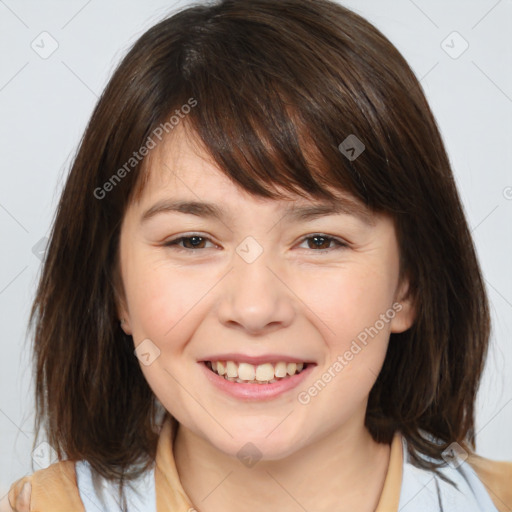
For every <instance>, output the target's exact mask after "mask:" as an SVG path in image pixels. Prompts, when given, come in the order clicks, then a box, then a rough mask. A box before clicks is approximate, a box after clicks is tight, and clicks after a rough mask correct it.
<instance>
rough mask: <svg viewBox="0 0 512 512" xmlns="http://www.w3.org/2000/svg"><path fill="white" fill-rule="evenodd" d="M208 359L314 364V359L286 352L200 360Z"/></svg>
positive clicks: (251, 362)
mask: <svg viewBox="0 0 512 512" xmlns="http://www.w3.org/2000/svg"><path fill="white" fill-rule="evenodd" d="M207 361H236V362H237V363H249V364H252V365H255V366H256V365H259V364H264V363H279V362H285V363H309V364H314V362H313V361H309V360H308V359H300V358H297V357H293V356H288V355H285V354H263V355H261V356H249V355H246V354H235V353H229V354H216V355H211V356H208V357H205V358H203V359H201V360H200V362H207Z"/></svg>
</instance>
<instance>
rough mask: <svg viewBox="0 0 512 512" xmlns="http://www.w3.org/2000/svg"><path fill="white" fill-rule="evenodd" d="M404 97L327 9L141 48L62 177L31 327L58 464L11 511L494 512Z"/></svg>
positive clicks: (429, 190) (268, 13)
mask: <svg viewBox="0 0 512 512" xmlns="http://www.w3.org/2000/svg"><path fill="white" fill-rule="evenodd" d="M482 281H483V280H482V275H481V272H480V269H479V266H478V263H477V260H476V256H475V251H474V247H473V244H472V240H471V237H470V234H469V230H468V226H467V223H466V220H465V218H464V215H463V210H462V206H461V202H460V199H459V197H458V194H457V191H456V187H455V184H454V179H453V175H452V172H451V170H450V165H449V162H448V158H447V155H446V152H445V150H444V147H443V143H442V140H441V137H440V134H439V132H438V129H437V127H436V123H435V121H434V119H433V117H432V114H431V111H430V109H429V107H428V105H427V102H426V100H425V97H424V95H423V92H422V90H421V87H420V85H419V83H418V81H417V79H416V78H415V76H414V74H413V73H412V71H411V70H410V68H409V67H408V65H407V64H406V62H405V61H404V59H403V58H402V57H401V55H400V54H399V53H398V51H397V50H396V49H395V48H394V47H393V46H392V45H391V43H390V42H389V41H388V40H387V39H386V38H385V37H384V36H383V35H382V34H381V33H380V32H379V31H378V30H377V29H375V28H374V27H373V26H372V25H370V24H369V23H368V22H366V21H365V20H363V19H361V18H360V17H359V16H357V15H356V14H354V13H352V12H350V11H348V10H347V9H345V8H343V7H341V6H339V5H337V4H335V3H331V2H329V1H327V0H317V1H311V0H282V1H280V2H273V1H270V0H236V1H235V0H222V1H218V2H216V3H214V4H209V5H208V6H206V5H204V6H200V5H199V6H195V7H191V8H188V9H185V10H183V11H181V12H179V13H178V14H176V15H174V16H172V17H170V18H168V19H165V20H164V21H162V22H161V23H159V24H158V25H156V26H155V27H153V28H151V29H150V30H149V31H148V32H146V33H145V34H144V35H143V36H142V37H141V38H140V39H139V40H138V41H137V43H136V44H135V45H134V47H133V48H132V50H131V51H130V52H129V53H128V55H127V56H126V57H125V59H124V60H123V61H122V63H121V64H120V66H119V68H118V69H117V71H116V72H115V74H114V76H113V77H112V79H111V80H110V82H109V84H108V86H107V87H106V90H105V91H104V93H103V95H102V97H101V99H100V101H99V103H98V105H97V107H96V109H95V111H94V113H93V115H92V118H91V121H90V123H89V126H88V128H87V130H86V133H85V135H84V138H83V140H82V142H81V146H80V150H79V152H78V154H77V156H76V159H75V161H74V164H73V167H72V169H71V173H70V175H69V178H68V180H67V183H66V186H65V189H64V192H63V194H62V198H61V201H60V205H59V208H58V212H57V216H56V219H55V223H54V226H53V231H52V236H51V241H50V245H49V249H48V252H47V258H46V261H45V264H44V269H43V273H42V277H41V281H40V284H39V288H38V291H37V296H36V299H35V303H34V306H33V310H32V316H31V321H32V322H33V323H34V325H35V360H36V377H37V380H36V393H37V425H36V427H37V429H40V428H41V427H45V428H46V429H47V432H48V435H49V443H50V445H51V446H52V447H53V448H54V449H55V451H56V452H57V454H58V457H59V462H57V463H55V464H53V465H51V466H50V467H49V468H47V469H44V470H40V471H37V472H36V473H34V474H33V475H31V476H28V477H24V478H22V479H20V480H19V481H18V482H15V483H14V484H13V485H12V487H11V491H10V493H9V496H8V498H9V500H8V501H9V503H5V504H4V506H5V508H6V509H7V510H9V509H10V508H11V507H12V508H13V509H14V510H18V511H21V510H37V511H47V510H48V511H50V510H51V511H53V512H55V511H58V510H63V511H64V510H65V511H70V510H72V511H75V510H76V511H87V512H89V511H95V510H108V511H114V510H129V511H137V510H138V511H151V512H155V511H158V512H163V511H172V512H187V511H192V510H200V511H201V512H217V511H219V510H223V511H227V512H232V511H235V510H238V509H240V508H242V507H243V509H244V510H247V511H256V510H261V508H262V507H265V508H267V509H269V510H281V511H285V512H288V511H290V512H291V511H296V510H300V509H302V510H309V511H312V510H315V511H322V512H325V511H332V510H335V511H337V512H344V511H353V510H357V511H358V512H370V511H374V510H377V511H378V512H384V511H385V512H388V511H389V512H391V511H392V512H396V511H398V510H412V511H414V512H421V511H429V512H433V511H443V510H445V511H450V512H453V511H464V512H471V511H486V512H492V511H494V512H495V511H497V510H500V511H501V510H510V508H511V507H512V493H511V490H510V489H511V487H510V485H509V484H510V483H511V480H512V463H511V462H494V461H489V460H486V459H482V458H480V457H478V456H477V455H476V454H475V439H474V434H475V432H474V401H475V395H476V392H477V389H478V384H479V379H480V375H481V372H482V367H483V363H484V360H485V356H486V351H487V344H488V337H489V313H488V304H487V299H486V295H485V291H484V286H483V282H482Z"/></svg>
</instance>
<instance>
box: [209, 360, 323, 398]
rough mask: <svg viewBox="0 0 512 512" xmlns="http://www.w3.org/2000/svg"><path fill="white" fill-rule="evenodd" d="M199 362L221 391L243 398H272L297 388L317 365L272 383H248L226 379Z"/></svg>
mask: <svg viewBox="0 0 512 512" xmlns="http://www.w3.org/2000/svg"><path fill="white" fill-rule="evenodd" d="M199 364H200V366H201V367H202V368H203V371H204V372H205V373H206V377H207V379H208V380H209V381H210V382H211V383H212V384H213V385H214V386H216V387H217V388H218V389H219V390H220V391H223V392H224V393H226V394H228V395H231V396H232V397H234V398H239V399H241V400H271V399H272V398H276V397H277V396H280V395H282V394H284V393H286V392H287V391H290V390H292V389H294V388H296V387H297V386H298V385H299V384H300V383H301V382H303V381H304V379H306V378H307V377H308V375H309V374H310V373H311V371H312V370H313V367H314V366H315V365H314V364H311V363H310V364H308V365H307V366H306V368H305V369H304V370H302V371H301V372H300V373H297V374H295V375H292V376H291V377H286V378H284V379H281V380H278V381H277V382H273V383H272V384H248V383H240V382H231V381H230V380H226V379H225V378H224V377H221V376H220V375H217V374H216V373H215V372H213V371H212V370H210V369H209V368H208V367H207V366H206V363H203V362H200V363H199Z"/></svg>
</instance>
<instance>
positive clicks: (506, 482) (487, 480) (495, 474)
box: [466, 454, 512, 512]
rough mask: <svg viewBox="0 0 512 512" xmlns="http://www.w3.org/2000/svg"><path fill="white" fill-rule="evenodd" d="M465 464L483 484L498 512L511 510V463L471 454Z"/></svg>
mask: <svg viewBox="0 0 512 512" xmlns="http://www.w3.org/2000/svg"><path fill="white" fill-rule="evenodd" d="M466 462H468V463H469V464H470V466H471V467H472V468H473V470H474V471H475V473H476V474H477V476H478V478H479V480H480V481H481V482H482V483H483V484H484V486H485V488H486V490H487V492H488V494H489V496H490V497H491V498H492V500H493V502H494V505H495V506H496V508H497V509H498V510H499V512H509V511H510V510H512V461H496V460H491V459H486V458H484V457H480V456H479V455H476V454H472V455H470V456H469V457H468V459H467V461H466Z"/></svg>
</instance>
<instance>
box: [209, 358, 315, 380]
mask: <svg viewBox="0 0 512 512" xmlns="http://www.w3.org/2000/svg"><path fill="white" fill-rule="evenodd" d="M203 364H204V365H205V366H206V367H207V368H208V369H209V370H210V371H211V372H212V373H215V374H216V375H218V376H219V377H222V378H224V380H227V381H230V382H236V383H238V384H248V385H251V384H252V385H262V384H274V383H276V382H279V381H283V380H287V379H290V378H291V377H293V376H295V375H298V374H300V373H302V372H304V371H306V369H307V368H308V367H309V366H311V365H312V363H308V362H303V363H295V362H286V361H279V362H276V363H270V362H269V363H263V364H259V365H253V364H250V363H245V362H237V361H203Z"/></svg>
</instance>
